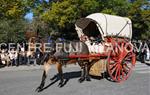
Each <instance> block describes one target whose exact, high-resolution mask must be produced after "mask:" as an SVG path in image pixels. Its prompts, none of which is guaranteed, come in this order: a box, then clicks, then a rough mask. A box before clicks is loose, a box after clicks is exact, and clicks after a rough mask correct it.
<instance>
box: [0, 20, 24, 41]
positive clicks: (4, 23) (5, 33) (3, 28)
mask: <svg viewBox="0 0 150 95" xmlns="http://www.w3.org/2000/svg"><path fill="white" fill-rule="evenodd" d="M25 24H26V22H25V21H24V20H21V19H18V20H6V19H4V20H0V42H18V41H21V40H24V39H25V38H24V32H25Z"/></svg>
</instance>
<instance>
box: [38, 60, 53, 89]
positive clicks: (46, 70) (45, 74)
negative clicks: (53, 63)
mask: <svg viewBox="0 0 150 95" xmlns="http://www.w3.org/2000/svg"><path fill="white" fill-rule="evenodd" d="M49 69H50V64H49V63H48V62H45V63H44V71H43V76H42V81H41V84H40V86H39V87H38V88H37V89H36V91H38V92H40V91H42V89H43V87H44V85H45V80H46V77H47V74H48V71H49Z"/></svg>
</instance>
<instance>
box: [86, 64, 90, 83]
mask: <svg viewBox="0 0 150 95" xmlns="http://www.w3.org/2000/svg"><path fill="white" fill-rule="evenodd" d="M90 67H91V66H90V65H89V64H88V63H87V64H85V79H86V81H91V79H90V75H89V71H90Z"/></svg>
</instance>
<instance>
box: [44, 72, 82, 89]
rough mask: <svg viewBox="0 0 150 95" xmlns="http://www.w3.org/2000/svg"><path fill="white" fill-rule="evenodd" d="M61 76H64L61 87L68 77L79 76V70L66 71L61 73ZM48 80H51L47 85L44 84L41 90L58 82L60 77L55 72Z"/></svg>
mask: <svg viewBox="0 0 150 95" xmlns="http://www.w3.org/2000/svg"><path fill="white" fill-rule="evenodd" d="M63 76H64V83H63V85H62V86H61V87H63V86H65V85H66V84H67V82H68V81H69V80H70V79H74V78H78V77H80V76H81V71H75V72H66V73H63ZM50 80H51V83H50V84H48V85H47V86H45V87H44V88H43V89H42V90H41V91H43V90H45V89H47V88H49V87H50V86H52V85H53V84H55V83H56V82H58V81H59V80H60V77H59V75H58V74H57V75H54V77H52V78H51V79H50Z"/></svg>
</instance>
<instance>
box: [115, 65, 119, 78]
mask: <svg viewBox="0 0 150 95" xmlns="http://www.w3.org/2000/svg"><path fill="white" fill-rule="evenodd" d="M118 70H119V66H117V69H116V73H115V79H117V75H118Z"/></svg>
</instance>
